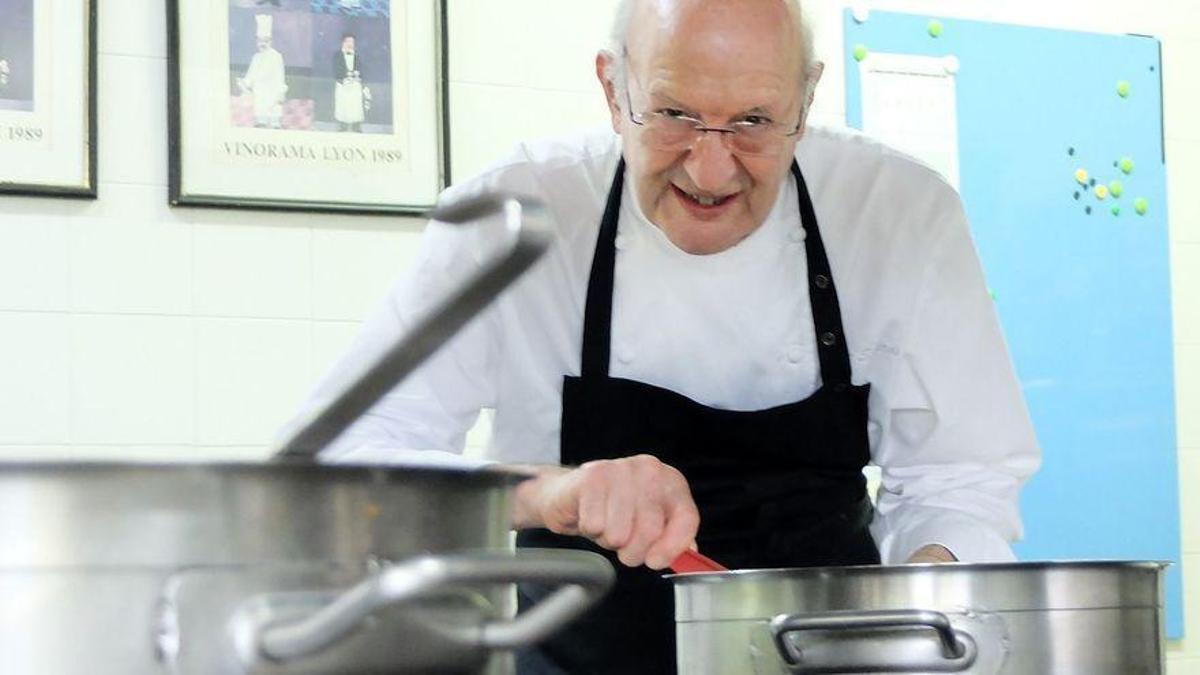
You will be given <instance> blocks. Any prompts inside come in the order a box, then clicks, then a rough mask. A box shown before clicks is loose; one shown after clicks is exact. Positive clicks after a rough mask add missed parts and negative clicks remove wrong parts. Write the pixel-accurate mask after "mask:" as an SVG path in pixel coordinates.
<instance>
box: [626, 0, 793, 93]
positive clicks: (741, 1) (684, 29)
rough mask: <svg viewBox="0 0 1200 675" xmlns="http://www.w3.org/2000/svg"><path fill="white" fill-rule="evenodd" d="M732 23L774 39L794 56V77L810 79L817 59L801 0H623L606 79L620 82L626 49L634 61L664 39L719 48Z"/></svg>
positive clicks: (726, 42)
mask: <svg viewBox="0 0 1200 675" xmlns="http://www.w3.org/2000/svg"><path fill="white" fill-rule="evenodd" d="M731 26H737V27H740V28H744V29H748V30H752V31H757V33H758V34H759V35H760V36H761V39H762V40H764V41H769V42H772V43H775V46H776V47H777V48H778V50H779V53H782V54H785V55H786V57H789V58H790V57H793V56H794V58H795V66H796V72H797V77H798V79H799V80H800V81H805V80H807V79H809V77H810V74H811V72H812V69H813V66H814V64H815V62H816V58H815V55H814V51H813V39H812V29H811V27H810V26H809V24H808V21H807V18H806V17H805V14H804V12H803V10H802V8H801V6H800V1H799V0H621V2H620V4H619V5H618V7H617V13H616V17H615V20H614V21H613V29H612V34H611V45H610V50H611V53H612V56H613V58H612V62H611V66H612V71H611V74H610V80H611V81H612V82H613V83H614V84H616V85H617V86H618V87H619V86H621V85H620V83H621V81H622V79H623V76H624V72H625V67H626V64H625V60H626V58H625V57H626V53H628V54H629V55H631V56H632V57H633V58H634V59H635V60H636V58H637V56H636V54H638V53H639V52H643V51H644V50H646V49H654V48H655V47H657V46H658V45H659V44H660V43H661V42H663V41H668V40H682V41H685V42H687V43H689V44H695V46H696V48H698V49H702V48H705V46H706V45H707V46H716V47H718V48H720V47H721V46H722V44H721V43H723V42H724V43H725V44H726V45H727V44H728V40H723V39H722V36H723V35H724V34H725V33H726V30H727V29H728V28H729V27H731ZM723 51H724V50H723Z"/></svg>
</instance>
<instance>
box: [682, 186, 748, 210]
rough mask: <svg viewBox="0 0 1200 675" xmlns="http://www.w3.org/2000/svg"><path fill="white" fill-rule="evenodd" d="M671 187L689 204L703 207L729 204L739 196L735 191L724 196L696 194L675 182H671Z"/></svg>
mask: <svg viewBox="0 0 1200 675" xmlns="http://www.w3.org/2000/svg"><path fill="white" fill-rule="evenodd" d="M671 189H672V190H674V191H675V194H676V196H678V197H679V198H680V199H682V200H684V201H685V202H686V203H687V204H689V205H691V206H697V207H700V208H702V209H715V208H720V207H721V206H724V205H725V204H728V203H729V202H730V201H731V200H732V199H733V198H734V197H736V196H737V193H734V194H731V195H725V196H724V197H711V196H707V195H696V194H692V193H690V192H687V191H686V190H683V189H680V187H679V186H678V185H675V184H674V183H672V184H671Z"/></svg>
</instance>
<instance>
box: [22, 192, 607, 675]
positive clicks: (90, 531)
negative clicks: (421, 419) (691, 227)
mask: <svg viewBox="0 0 1200 675" xmlns="http://www.w3.org/2000/svg"><path fill="white" fill-rule="evenodd" d="M495 211H501V212H503V213H504V215H505V218H504V220H505V225H506V227H507V231H508V233H509V234H510V235H511V240H512V246H511V248H510V249H509V250H508V251H507V253H505V254H502V255H500V256H498V257H497V258H496V259H494V260H491V261H489V262H486V263H485V264H482V265H481V266H480V267H479V268H478V270H476V271H475V273H474V274H473V275H471V277H470V278H469V279H468V280H467V281H466V283H464V284H463V286H462V287H461V288H460V289H458V290H457V291H456V292H454V293H452V294H451V295H450V296H449V297H448V298H447V299H445V300H444V301H443V302H442V303H441V304H440V305H438V306H437V307H435V308H434V309H432V310H431V311H430V312H429V314H428V315H427V316H426V317H425V318H423V319H422V320H421V321H419V322H418V323H417V324H416V325H415V326H414V327H413V328H412V330H411V331H410V332H409V333H408V334H407V335H405V336H403V337H402V338H401V339H400V340H399V341H397V343H396V344H395V345H393V346H392V347H391V348H390V349H389V350H388V351H387V352H385V353H384V354H383V355H382V356H380V357H379V359H378V360H377V361H376V362H375V363H373V364H371V365H370V366H369V367H368V368H366V369H365V370H364V371H363V372H362V373H361V374H360V375H359V376H358V377H357V378H355V379H354V381H353V382H352V383H351V384H350V385H349V386H348V387H347V388H346V389H345V390H344V391H343V392H341V393H340V394H339V395H338V396H337V397H336V398H334V399H333V400H331V401H329V402H328V403H327V404H326V405H325V406H323V407H322V408H321V409H319V410H317V411H315V412H314V413H313V414H312V416H311V417H310V418H309V419H308V420H307V421H306V422H305V423H304V424H303V425H301V426H300V428H299V429H297V430H296V431H295V432H294V433H293V434H292V435H291V436H290V437H289V438H288V439H287V440H285V441H284V442H283V443H282V444H281V446H280V447H279V448H278V450H277V451H276V453H275V456H276V458H277V459H278V461H277V462H275V463H271V464H264V465H224V466H219V465H191V466H184V465H174V466H146V465H131V464H88V465H73V464H66V463H46V464H10V465H0V542H3V544H2V545H0V654H3V658H4V671H5V672H22V673H37V674H39V675H40V674H41V673H96V672H103V673H121V674H122V675H126V674H130V673H162V672H183V673H203V674H204V675H209V674H212V673H247V672H253V673H285V672H286V673H294V672H306V673H307V672H313V673H317V672H321V673H329V672H336V673H354V672H372V673H388V672H398V673H421V672H438V673H467V672H479V671H480V670H481V669H483V668H484V664H485V663H486V662H487V660H488V657H489V655H490V654H491V652H492V651H494V650H503V649H512V648H515V647H520V646H523V645H527V644H531V643H533V642H536V641H538V640H540V639H542V638H543V637H545V636H547V635H548V634H549V633H550V632H551V631H553V630H554V629H555V628H557V627H558V626H559V625H561V624H563V623H565V622H566V621H568V620H570V619H571V618H572V617H574V616H575V615H576V614H578V613H579V612H580V611H582V610H583V609H584V608H586V607H587V606H588V605H590V604H591V603H592V602H594V601H595V600H596V599H597V598H598V596H599V595H600V594H602V593H603V592H604V591H605V590H606V589H607V587H608V586H609V585H610V584H611V582H612V578H613V571H612V568H611V567H610V566H609V564H608V562H607V561H606V560H604V559H603V558H602V557H600V556H595V555H591V554H580V553H578V552H541V553H529V554H522V555H521V556H516V555H514V554H512V553H511V552H508V553H503V552H504V551H508V549H509V546H510V545H509V538H508V533H509V503H508V498H509V497H508V495H509V488H510V487H511V486H512V485H513V484H514V483H515V482H517V481H518V480H520V479H521V477H520V476H517V475H516V474H511V473H499V472H465V471H464V472H458V471H435V470H415V469H409V470H404V469H390V470H384V469H372V468H352V467H328V466H317V465H315V464H313V463H312V458H313V457H314V456H315V455H316V454H317V453H318V452H319V451H320V450H321V449H322V448H323V447H325V446H326V444H328V443H329V442H330V441H331V440H333V439H334V438H336V437H337V436H338V435H339V434H340V433H341V432H342V431H343V430H344V429H345V428H346V427H347V426H348V425H349V424H350V423H351V422H353V421H354V419H356V418H357V417H358V416H359V415H360V414H362V413H363V412H364V411H366V410H367V409H369V408H370V406H371V405H372V404H373V403H374V402H375V401H376V400H378V399H379V397H380V396H382V395H383V394H384V393H386V392H387V391H388V390H390V389H391V388H392V387H393V386H394V385H395V384H396V383H397V382H398V381H400V380H401V379H403V377H404V376H405V375H407V374H408V373H410V372H412V371H413V369H414V368H416V366H417V365H418V364H419V363H420V362H421V361H422V360H423V359H425V358H426V357H427V356H429V355H430V354H432V353H433V352H434V351H435V350H436V349H437V348H438V347H439V346H440V345H441V344H443V343H444V342H445V340H446V339H447V338H449V337H450V336H451V335H452V334H453V333H454V332H455V331H457V330H458V329H459V328H460V327H462V326H463V325H464V324H465V323H466V322H467V321H468V320H470V318H471V317H472V316H474V315H475V314H476V313H477V312H478V311H479V310H480V309H482V308H483V307H485V306H486V305H487V304H488V303H489V302H490V301H491V300H492V299H493V298H495V297H496V295H497V294H499V292H500V291H501V290H502V289H504V288H505V287H506V286H507V285H508V284H510V283H511V282H512V281H513V280H515V279H516V278H517V277H518V276H519V275H520V274H521V273H522V272H523V271H524V270H526V269H528V268H529V266H530V265H532V264H533V262H534V261H535V260H537V258H538V256H539V255H540V254H541V253H542V252H543V251H544V250H545V248H546V246H547V245H548V243H549V241H550V237H549V234H548V233H547V231H546V230H545V229H544V228H538V227H526V226H524V222H523V220H524V217H525V216H527V215H535V216H536V215H537V214H538V213H540V211H541V207H540V205H539V204H537V203H535V202H532V201H530V200H527V199H520V198H517V197H513V196H509V195H482V196H478V197H474V198H472V199H469V200H466V201H461V202H458V203H455V204H450V205H443V206H440V207H439V208H438V210H437V211H436V212H435V213H434V217H436V218H438V219H439V220H442V221H444V222H448V223H461V222H466V221H469V220H473V219H475V218H477V217H478V216H481V215H485V214H488V213H491V212H495ZM471 551H484V552H483V553H471ZM524 581H530V582H540V583H548V584H560V585H561V586H562V588H560V590H559V591H557V592H556V593H554V594H551V595H550V596H549V597H547V598H546V600H545V601H544V602H542V603H541V604H539V605H538V606H536V607H534V608H532V609H530V610H529V611H528V612H526V613H525V614H522V615H521V616H519V617H517V618H516V619H514V620H511V621H509V620H506V619H503V618H501V617H502V616H503V614H504V613H505V610H506V609H507V607H508V603H507V602H506V600H507V598H508V597H509V595H510V593H511V588H512V585H513V584H514V583H516V582H524Z"/></svg>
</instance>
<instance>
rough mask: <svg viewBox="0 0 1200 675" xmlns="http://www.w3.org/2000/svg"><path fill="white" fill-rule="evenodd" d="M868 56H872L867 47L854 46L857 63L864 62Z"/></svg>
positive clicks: (862, 45)
mask: <svg viewBox="0 0 1200 675" xmlns="http://www.w3.org/2000/svg"><path fill="white" fill-rule="evenodd" d="M867 54H870V52H869V51H867V46H866V45H864V44H861V43H860V44H856V45H854V60H855V61H862V60H863V59H865V58H867Z"/></svg>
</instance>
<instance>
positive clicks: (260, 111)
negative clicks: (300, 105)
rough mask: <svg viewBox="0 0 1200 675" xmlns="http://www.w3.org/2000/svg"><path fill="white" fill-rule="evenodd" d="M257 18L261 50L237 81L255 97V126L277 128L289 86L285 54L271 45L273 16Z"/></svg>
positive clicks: (256, 34) (259, 48)
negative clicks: (285, 67)
mask: <svg viewBox="0 0 1200 675" xmlns="http://www.w3.org/2000/svg"><path fill="white" fill-rule="evenodd" d="M254 20H255V35H254V37H255V41H256V44H257V46H258V51H256V52H255V53H254V56H253V57H252V58H251V59H250V66H249V67H248V68H247V69H246V75H245V76H244V77H242V78H241V79H239V80H238V86H239V87H240V88H241V89H242V91H244V92H249V93H250V95H251V96H252V97H253V99H254V126H256V127H270V128H272V129H278V128H279V127H280V121H281V119H282V117H283V101H284V96H285V94H287V88H288V87H287V79H286V77H285V72H286V71H285V69H284V65H283V55H282V54H280V53H279V51H278V50H276V49H275V48H274V47H272V46H271V23H272V17H271V15H270V14H258V15H255V17H254Z"/></svg>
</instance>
